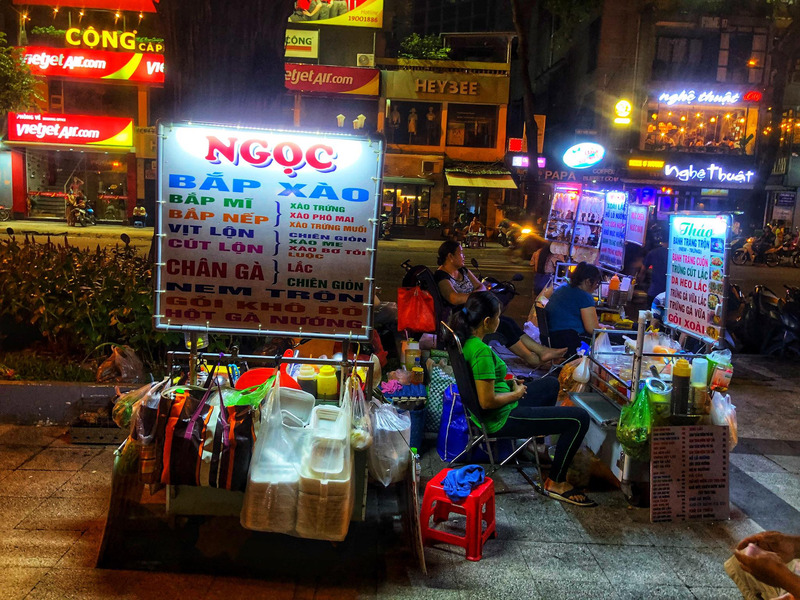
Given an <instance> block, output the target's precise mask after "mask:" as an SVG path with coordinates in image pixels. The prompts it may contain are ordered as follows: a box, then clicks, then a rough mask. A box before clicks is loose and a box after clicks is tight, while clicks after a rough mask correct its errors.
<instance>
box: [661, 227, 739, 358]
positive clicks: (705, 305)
mask: <svg viewBox="0 0 800 600" xmlns="http://www.w3.org/2000/svg"><path fill="white" fill-rule="evenodd" d="M669 223H670V227H669V260H668V261H667V265H668V266H667V296H666V301H667V302H666V317H667V324H668V325H669V326H670V327H673V328H675V329H679V330H681V331H684V332H686V333H689V334H690V335H692V336H694V337H697V338H700V339H702V340H703V341H706V342H709V343H712V344H717V343H719V340H720V339H721V338H722V336H723V326H724V323H725V294H726V290H725V285H726V277H725V275H726V273H727V269H726V255H725V246H726V242H727V236H728V229H729V217H726V216H722V215H702V216H701V215H691V214H687V215H672V216H671V217H670V222H669Z"/></svg>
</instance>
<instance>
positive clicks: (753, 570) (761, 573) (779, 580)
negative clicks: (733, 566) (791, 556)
mask: <svg viewBox="0 0 800 600" xmlns="http://www.w3.org/2000/svg"><path fill="white" fill-rule="evenodd" d="M735 554H736V560H738V561H739V563H740V564H741V565H742V569H743V570H744V571H745V572H747V573H750V574H751V575H752V576H753V577H755V578H756V579H758V580H759V581H760V582H761V583H766V584H767V585H773V586H775V587H779V588H783V589H789V590H790V591H791V588H792V587H795V586H796V585H797V580H798V577H797V575H795V574H794V573H792V572H791V571H790V570H789V567H787V566H786V565H785V564H784V562H783V561H782V560H781V557H780V556H778V555H777V554H775V553H774V552H763V551H762V552H758V553H756V554H754V555H752V556H748V554H746V553H745V552H744V551H741V550H737V551H736V552H735Z"/></svg>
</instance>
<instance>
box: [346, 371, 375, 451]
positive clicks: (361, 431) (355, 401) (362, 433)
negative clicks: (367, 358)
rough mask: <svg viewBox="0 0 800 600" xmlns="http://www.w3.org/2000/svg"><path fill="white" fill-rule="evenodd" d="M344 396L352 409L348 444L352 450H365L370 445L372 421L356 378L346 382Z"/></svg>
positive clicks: (359, 383)
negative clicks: (348, 400)
mask: <svg viewBox="0 0 800 600" xmlns="http://www.w3.org/2000/svg"><path fill="white" fill-rule="evenodd" d="M344 393H345V395H346V396H347V397H348V398H349V399H350V406H351V407H352V424H351V429H350V444H351V445H352V446H353V450H366V449H367V448H369V447H370V446H371V445H372V419H371V417H370V414H369V406H367V400H366V398H364V390H362V389H361V382H360V381H359V380H358V378H357V377H350V379H348V380H347V387H346V388H345V392H344Z"/></svg>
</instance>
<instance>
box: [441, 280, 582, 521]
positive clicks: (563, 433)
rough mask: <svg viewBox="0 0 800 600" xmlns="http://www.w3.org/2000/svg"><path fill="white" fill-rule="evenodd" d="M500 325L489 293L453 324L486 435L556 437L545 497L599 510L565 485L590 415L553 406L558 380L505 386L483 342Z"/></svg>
mask: <svg viewBox="0 0 800 600" xmlns="http://www.w3.org/2000/svg"><path fill="white" fill-rule="evenodd" d="M499 323H500V302H499V301H498V300H497V298H496V297H495V296H494V294H492V293H491V292H475V293H473V294H472V295H470V297H469V299H468V300H467V303H466V304H465V305H464V307H463V308H461V309H459V310H456V311H455V312H454V313H453V314H452V316H451V317H450V322H449V325H450V328H451V329H452V330H453V332H455V334H456V336H458V339H459V341H460V342H461V346H462V348H463V350H464V358H465V359H466V361H467V364H468V365H469V367H470V370H471V371H472V376H473V377H474V379H475V387H476V389H477V392H478V402H479V403H480V405H481V408H482V409H483V410H484V422H483V424H484V425H485V426H486V430H487V431H488V432H489V433H490V434H496V435H497V436H504V437H505V436H510V437H516V438H520V439H527V438H529V437H532V436H539V435H556V434H557V435H558V443H557V444H556V453H555V457H554V458H553V464H552V466H551V467H550V476H549V477H548V478H547V480H546V481H545V482H544V491H545V493H546V494H547V495H548V496H550V497H552V498H555V499H557V500H561V501H562V502H568V503H570V504H577V505H578V506H595V503H594V502H593V501H591V500H590V499H589V498H587V497H586V495H584V494H583V493H582V492H580V491H579V490H577V489H575V488H573V487H572V486H571V485H570V484H569V483H567V481H566V478H567V469H568V468H569V465H570V462H572V458H573V457H574V456H575V453H576V452H577V451H578V448H580V446H581V442H582V441H583V438H584V436H585V435H586V432H587V431H588V429H589V415H588V413H587V412H586V411H585V410H583V409H582V408H578V407H576V406H555V403H556V400H557V399H558V391H559V384H558V380H557V379H556V378H554V377H542V378H541V379H536V380H533V381H530V382H528V383H525V384H523V383H522V381H516V380H512V381H511V382H509V381H507V380H506V372H507V367H506V364H505V363H504V362H503V361H502V359H501V358H500V357H499V356H497V354H496V353H495V351H494V350H492V349H491V348H490V347H489V346H487V345H486V344H485V343H484V342H483V337H484V336H485V335H487V334H489V333H493V332H494V331H496V330H497V326H498V325H499ZM472 419H473V420H475V418H474V417H472Z"/></svg>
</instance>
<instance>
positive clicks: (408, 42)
mask: <svg viewBox="0 0 800 600" xmlns="http://www.w3.org/2000/svg"><path fill="white" fill-rule="evenodd" d="M398 55H399V56H400V58H416V59H422V60H447V59H448V58H449V57H450V48H446V47H445V46H444V40H442V38H440V37H439V36H438V35H436V34H433V33H432V34H429V35H425V36H420V35H418V34H416V33H412V34H411V35H410V36H408V37H407V38H406V39H404V40H403V41H402V42H400V52H399V53H398Z"/></svg>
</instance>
